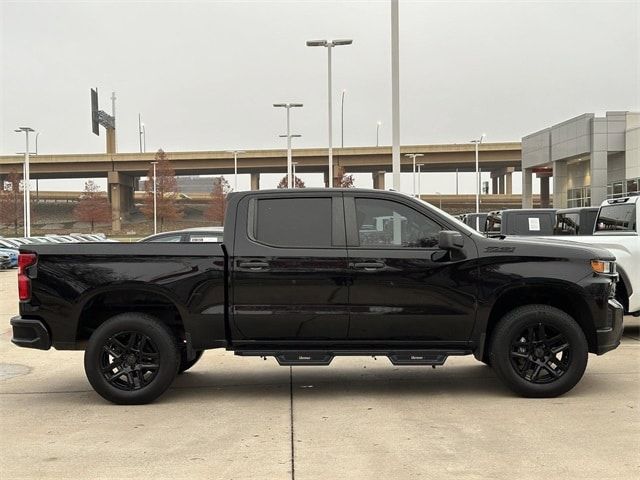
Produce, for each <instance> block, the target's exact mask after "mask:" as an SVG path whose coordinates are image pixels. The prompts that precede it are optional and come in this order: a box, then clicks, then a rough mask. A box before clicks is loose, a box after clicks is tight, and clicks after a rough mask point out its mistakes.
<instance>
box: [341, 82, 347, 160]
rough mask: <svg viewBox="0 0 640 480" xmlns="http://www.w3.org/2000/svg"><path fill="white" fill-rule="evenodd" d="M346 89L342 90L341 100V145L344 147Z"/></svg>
mask: <svg viewBox="0 0 640 480" xmlns="http://www.w3.org/2000/svg"><path fill="white" fill-rule="evenodd" d="M345 93H347V90H346V89H343V90H342V101H341V102H340V147H341V148H344V94H345Z"/></svg>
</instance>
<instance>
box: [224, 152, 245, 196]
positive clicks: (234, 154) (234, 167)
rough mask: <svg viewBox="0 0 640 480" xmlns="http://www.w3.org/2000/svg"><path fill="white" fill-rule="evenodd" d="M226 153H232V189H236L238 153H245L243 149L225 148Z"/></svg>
mask: <svg viewBox="0 0 640 480" xmlns="http://www.w3.org/2000/svg"><path fill="white" fill-rule="evenodd" d="M227 153H233V191H234V192H237V191H238V154H239V153H245V152H244V150H227Z"/></svg>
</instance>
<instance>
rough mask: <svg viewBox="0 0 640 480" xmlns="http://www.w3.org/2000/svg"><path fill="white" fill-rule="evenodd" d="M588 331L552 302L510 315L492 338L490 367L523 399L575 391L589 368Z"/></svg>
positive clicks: (529, 306)
mask: <svg viewBox="0 0 640 480" xmlns="http://www.w3.org/2000/svg"><path fill="white" fill-rule="evenodd" d="M588 355H589V348H588V344H587V339H586V338H585V335H584V332H583V331H582V329H581V328H580V326H579V325H578V323H577V322H576V321H575V320H574V319H573V318H572V317H571V316H569V315H568V314H566V313H565V312H563V311H562V310H559V309H557V308H554V307H550V306H548V305H526V306H524V307H519V308H516V309H515V310H512V311H511V312H509V313H507V314H506V315H505V316H504V317H503V318H502V319H501V320H500V322H499V323H498V324H497V325H496V327H495V329H494V331H493V335H492V337H491V350H490V359H491V365H492V367H493V369H494V370H495V372H496V374H497V375H498V378H500V379H501V380H502V381H503V382H504V383H505V384H506V385H507V386H508V387H509V388H510V389H511V390H513V391H514V392H515V393H517V394H519V395H522V396H523V397H531V398H548V397H557V396H558V395H562V394H563V393H566V392H568V391H569V390H571V389H572V388H573V387H574V386H575V385H576V384H577V383H578V382H579V381H580V379H581V378H582V375H583V374H584V371H585V369H586V367H587V357H588Z"/></svg>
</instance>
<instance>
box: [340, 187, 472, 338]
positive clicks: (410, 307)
mask: <svg viewBox="0 0 640 480" xmlns="http://www.w3.org/2000/svg"><path fill="white" fill-rule="evenodd" d="M344 195H345V199H344V201H345V215H346V224H347V245H348V247H347V248H348V252H349V261H350V265H349V267H350V270H351V275H352V282H351V287H350V291H349V297H350V312H351V320H350V327H349V339H350V340H351V341H356V342H361V343H366V342H371V343H373V342H375V343H380V342H384V343H401V342H405V343H406V342H409V343H412V344H418V343H420V344H422V343H429V344H433V345H435V344H438V343H440V344H447V345H453V344H455V343H456V342H460V343H461V344H464V343H465V342H466V341H467V340H468V338H469V336H470V334H471V329H472V328H473V323H474V319H475V300H474V299H475V295H476V275H475V269H476V266H475V262H474V261H469V260H473V259H474V258H475V257H477V253H476V250H475V246H474V245H473V242H472V241H471V240H470V239H469V238H466V239H465V250H464V252H462V253H463V254H462V255H461V256H460V257H458V258H455V259H454V258H453V257H452V255H451V254H450V252H448V251H445V250H442V249H440V248H439V247H438V236H439V233H440V231H441V230H443V229H445V227H444V225H443V224H441V223H439V220H438V219H437V218H436V217H431V216H429V212H428V211H426V207H425V210H421V209H420V207H421V205H415V202H411V200H410V199H407V201H404V200H402V201H400V200H398V199H397V197H396V198H394V199H391V198H390V197H387V198H383V197H378V198H376V197H375V196H374V195H368V194H358V193H354V194H351V193H345V194H344Z"/></svg>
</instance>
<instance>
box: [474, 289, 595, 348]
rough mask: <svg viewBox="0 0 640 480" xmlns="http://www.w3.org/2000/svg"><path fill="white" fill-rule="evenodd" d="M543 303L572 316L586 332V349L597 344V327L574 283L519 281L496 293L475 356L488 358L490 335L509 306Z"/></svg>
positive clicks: (509, 308)
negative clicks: (527, 283) (535, 283)
mask: <svg viewBox="0 0 640 480" xmlns="http://www.w3.org/2000/svg"><path fill="white" fill-rule="evenodd" d="M532 304H543V305H549V306H552V307H555V308H557V309H558V310H561V311H563V312H565V313H566V314H568V315H569V316H571V317H572V318H573V319H574V320H575V321H576V322H577V323H578V325H579V326H580V328H581V329H582V331H583V332H584V334H585V337H586V339H587V343H588V345H589V351H590V352H593V351H595V349H596V346H597V338H596V329H595V326H594V323H593V316H592V313H591V311H590V309H589V306H588V305H587V302H586V301H585V299H584V298H583V297H582V295H581V294H580V293H579V292H578V291H576V288H575V286H573V285H570V284H567V285H564V284H554V285H519V286H515V287H512V288H509V289H507V290H505V291H503V292H501V293H500V295H498V296H497V298H496V301H495V302H494V303H493V305H492V307H491V310H490V311H489V314H488V316H487V318H486V327H485V329H484V332H485V333H484V335H481V337H480V338H481V339H480V341H479V345H478V347H477V348H476V352H475V355H476V358H478V359H479V360H487V359H488V355H489V345H490V342H491V335H492V333H493V330H494V328H495V326H496V325H497V324H498V322H499V321H500V320H501V319H502V318H503V317H504V316H505V315H506V314H507V313H508V312H510V311H511V310H514V309H515V308H517V307H521V306H524V305H532Z"/></svg>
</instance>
